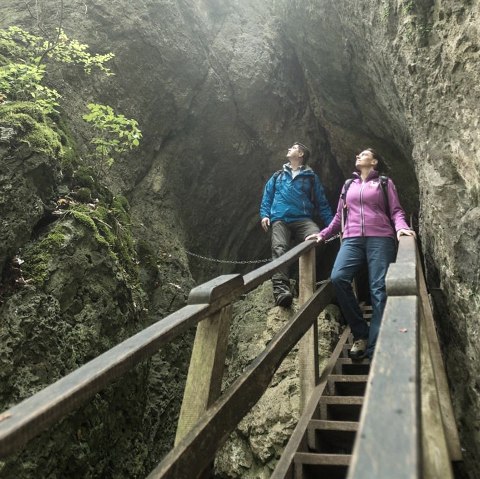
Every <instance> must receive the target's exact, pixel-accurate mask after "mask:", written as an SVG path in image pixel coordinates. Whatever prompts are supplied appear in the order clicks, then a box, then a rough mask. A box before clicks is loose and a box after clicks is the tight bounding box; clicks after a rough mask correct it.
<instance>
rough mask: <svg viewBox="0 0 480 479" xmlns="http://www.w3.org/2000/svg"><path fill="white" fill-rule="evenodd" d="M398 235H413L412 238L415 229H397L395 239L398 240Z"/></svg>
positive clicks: (414, 235)
mask: <svg viewBox="0 0 480 479" xmlns="http://www.w3.org/2000/svg"><path fill="white" fill-rule="evenodd" d="M400 236H413V237H414V238H416V237H417V235H416V234H415V231H413V230H407V229H401V230H398V231H397V240H398V241H400Z"/></svg>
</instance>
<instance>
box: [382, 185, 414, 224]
mask: <svg viewBox="0 0 480 479" xmlns="http://www.w3.org/2000/svg"><path fill="white" fill-rule="evenodd" d="M387 195H388V206H389V208H390V212H389V213H390V219H391V220H392V222H393V224H394V225H395V231H398V230H401V229H407V230H409V229H410V226H408V223H407V219H406V215H405V211H404V210H403V208H402V207H401V205H400V200H399V199H398V194H397V189H396V188H395V184H394V183H393V181H392V180H391V179H390V178H388V185H387Z"/></svg>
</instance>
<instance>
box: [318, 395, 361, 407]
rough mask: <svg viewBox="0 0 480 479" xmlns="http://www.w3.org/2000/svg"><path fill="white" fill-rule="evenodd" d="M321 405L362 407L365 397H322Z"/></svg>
mask: <svg viewBox="0 0 480 479" xmlns="http://www.w3.org/2000/svg"><path fill="white" fill-rule="evenodd" d="M319 404H335V405H336V404H340V405H343V404H347V405H360V406H361V405H362V404H363V396H322V397H321V398H320V401H319Z"/></svg>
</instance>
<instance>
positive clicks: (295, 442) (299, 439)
mask: <svg viewBox="0 0 480 479" xmlns="http://www.w3.org/2000/svg"><path fill="white" fill-rule="evenodd" d="M349 334H350V328H348V327H347V328H345V330H344V331H343V333H342V335H341V336H340V339H339V341H338V343H337V346H336V347H335V349H334V351H333V353H332V355H331V356H330V359H329V360H328V363H327V365H326V366H325V368H324V369H323V371H322V374H321V376H320V380H319V383H318V385H317V386H316V388H315V390H314V391H313V393H312V395H311V397H310V400H309V401H308V403H307V406H306V408H305V410H304V412H303V414H302V416H301V417H300V419H299V421H298V423H297V425H296V426H295V429H294V431H293V433H292V435H291V436H290V440H289V441H288V443H287V446H286V447H285V449H284V451H283V453H282V456H281V457H280V459H279V461H278V463H277V465H276V466H275V470H274V471H273V473H272V475H271V476H270V479H284V478H285V477H288V474H289V471H291V465H292V464H293V458H294V456H295V454H296V453H297V451H298V450H299V449H300V446H301V444H302V443H303V442H304V440H305V433H306V430H307V427H308V424H309V423H310V420H311V419H312V417H313V416H314V414H315V412H316V411H317V408H318V403H319V401H320V400H321V398H322V394H323V393H324V391H325V387H326V386H327V380H328V376H329V375H330V374H331V372H332V371H333V368H334V367H335V363H336V361H337V359H338V357H339V356H340V353H341V352H342V349H343V345H344V344H345V341H346V340H347V338H348V336H349ZM343 399H345V398H341V400H343ZM360 399H362V400H363V398H360Z"/></svg>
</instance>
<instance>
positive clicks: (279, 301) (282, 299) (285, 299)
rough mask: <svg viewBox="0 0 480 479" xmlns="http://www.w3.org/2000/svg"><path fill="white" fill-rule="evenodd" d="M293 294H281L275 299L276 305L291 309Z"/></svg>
mask: <svg viewBox="0 0 480 479" xmlns="http://www.w3.org/2000/svg"><path fill="white" fill-rule="evenodd" d="M292 301H293V296H292V293H280V294H279V295H278V296H277V298H276V299H275V304H276V305H277V306H281V307H282V308H289V307H290V306H291V305H292Z"/></svg>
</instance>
